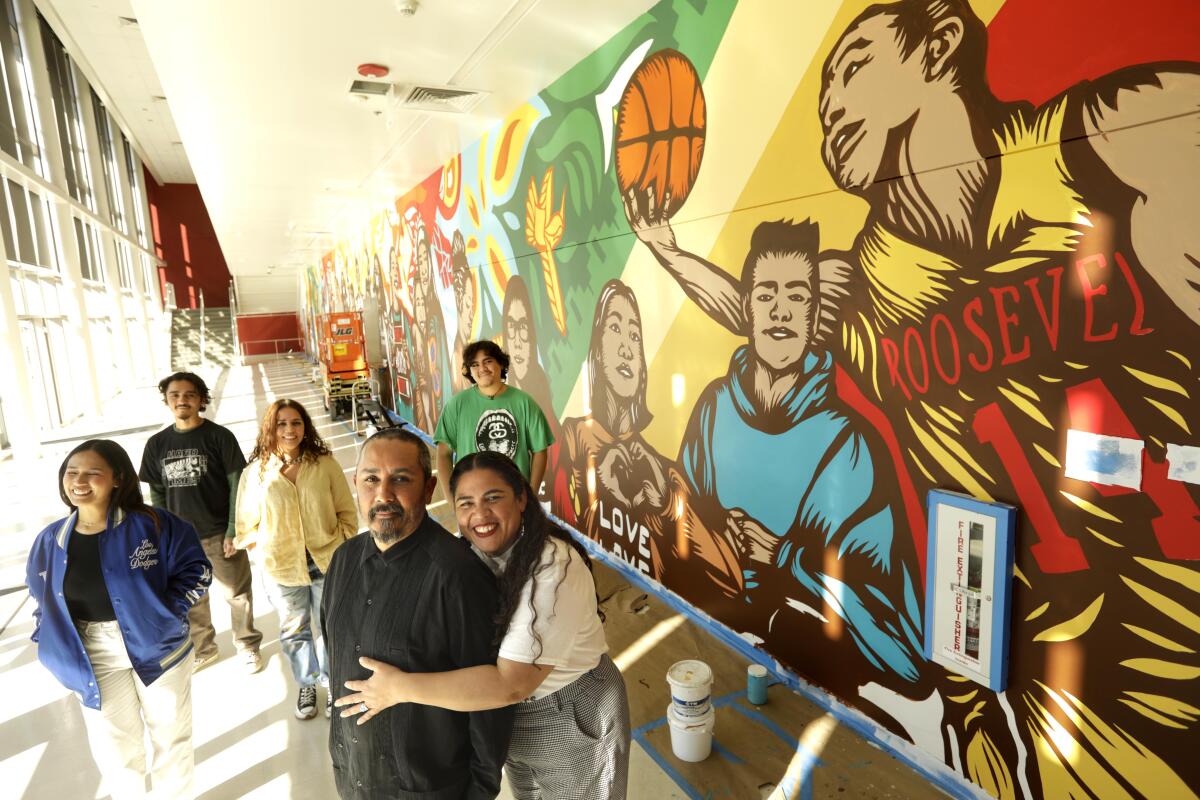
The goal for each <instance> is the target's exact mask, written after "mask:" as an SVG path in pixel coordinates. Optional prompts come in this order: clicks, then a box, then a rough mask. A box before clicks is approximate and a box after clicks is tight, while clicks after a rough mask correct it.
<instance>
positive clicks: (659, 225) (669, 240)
mask: <svg viewBox="0 0 1200 800" xmlns="http://www.w3.org/2000/svg"><path fill="white" fill-rule="evenodd" d="M677 210H678V209H676V208H673V207H672V205H671V195H669V194H668V195H667V196H666V197H665V198H664V199H663V202H662V205H661V206H659V205H658V204H657V203H656V201H655V189H654V187H650V188H649V189H646V190H644V191H643V192H642V193H641V194H639V193H638V192H637V191H636V190H630V191H629V192H628V193H626V195H625V216H626V218H627V219H628V220H629V227H630V229H631V230H632V231H633V232H634V235H636V236H637V237H638V239H639V240H640V241H641V242H642V244H644V245H646V246H647V247H649V248H650V252H651V253H653V254H654V257H655V258H656V259H658V263H660V264H662V265H663V266H664V267H666V269H667V272H669V273H670V274H671V277H673V278H674V279H675V280H676V281H677V282H678V283H679V288H681V289H683V293H684V294H686V295H687V296H688V297H689V298H691V300H692V302H694V303H695V304H696V305H698V306H699V307H700V308H701V309H702V310H703V311H704V313H706V314H708V315H709V316H710V317H712V318H713V320H714V321H716V322H717V323H719V324H721V325H723V326H724V327H726V328H727V329H729V331H730V332H731V333H734V334H736V335H738V336H742V335H745V333H746V312H745V305H744V304H743V302H742V291H741V288H740V287H739V286H738V283H737V281H736V280H734V278H733V276H732V275H730V274H729V273H728V272H726V271H725V270H723V269H721V268H720V267H718V266H717V265H716V264H713V263H711V262H709V261H705V260H704V259H703V258H701V257H700V256H698V255H695V254H694V253H689V252H688V251H686V250H683V249H681V248H680V247H679V246H678V245H677V244H676V243H675V231H674V229H672V228H671V216H672V215H673V214H674V213H675V211H677Z"/></svg>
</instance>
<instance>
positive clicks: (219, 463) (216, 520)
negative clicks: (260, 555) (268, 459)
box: [138, 420, 246, 538]
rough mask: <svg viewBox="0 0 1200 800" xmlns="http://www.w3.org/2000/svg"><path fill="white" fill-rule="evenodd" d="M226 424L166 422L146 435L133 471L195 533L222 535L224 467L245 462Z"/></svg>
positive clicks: (226, 481) (225, 495)
mask: <svg viewBox="0 0 1200 800" xmlns="http://www.w3.org/2000/svg"><path fill="white" fill-rule="evenodd" d="M245 466H246V457H245V456H243V455H242V450H241V447H239V446H238V442H237V439H236V438H235V437H234V435H233V434H232V433H230V431H229V429H228V428H223V427H221V426H220V425H218V424H217V423H215V422H211V421H209V420H205V421H204V423H203V424H201V425H200V427H199V428H194V429H192V430H190V431H178V430H175V427H174V426H173V425H172V426H170V427H167V428H163V429H162V430H161V431H159V432H158V433H156V434H154V435H153V436H151V437H150V440H149V441H148V442H146V449H145V451H144V452H143V453H142V469H141V471H140V472H139V473H138V477H139V478H141V479H142V480H143V481H145V482H146V483H148V484H150V485H151V486H156V487H159V488H161V489H162V490H163V492H164V493H165V494H166V496H167V510H168V511H170V512H171V513H172V514H175V515H177V516H180V517H182V518H183V519H185V520H187V521H188V522H190V523H192V525H194V526H196V532H197V533H199V534H200V537H201V538H205V537H208V536H217V535H224V533H225V529H226V528H227V527H228V526H229V515H230V513H232V510H231V509H230V508H229V473H231V472H238V471H240V470H242V469H243V468H245Z"/></svg>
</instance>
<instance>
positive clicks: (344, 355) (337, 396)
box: [319, 311, 372, 420]
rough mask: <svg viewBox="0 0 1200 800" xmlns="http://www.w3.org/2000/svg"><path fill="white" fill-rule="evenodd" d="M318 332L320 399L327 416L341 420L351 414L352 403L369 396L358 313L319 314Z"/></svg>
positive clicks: (361, 327) (368, 378)
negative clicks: (319, 340) (319, 339)
mask: <svg viewBox="0 0 1200 800" xmlns="http://www.w3.org/2000/svg"><path fill="white" fill-rule="evenodd" d="M319 331H320V336H321V342H320V351H321V352H320V359H321V394H322V399H323V401H324V404H325V410H326V411H328V412H329V416H330V417H331V418H332V419H334V420H342V419H345V418H346V417H349V416H352V415H353V413H354V406H355V402H356V400H357V401H358V402H362V401H363V400H368V399H370V397H371V394H372V392H371V384H372V382H371V379H370V378H371V371H370V368H369V366H368V364H367V354H366V341H365V339H364V338H363V321H362V314H361V313H359V312H357V311H348V312H342V313H339V314H322V315H321V317H320V322H319Z"/></svg>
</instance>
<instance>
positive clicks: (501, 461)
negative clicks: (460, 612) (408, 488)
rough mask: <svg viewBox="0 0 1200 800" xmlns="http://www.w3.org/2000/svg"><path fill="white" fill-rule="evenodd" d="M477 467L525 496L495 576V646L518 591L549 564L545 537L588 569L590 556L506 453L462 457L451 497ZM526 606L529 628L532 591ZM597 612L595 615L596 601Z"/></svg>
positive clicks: (539, 642) (453, 478)
mask: <svg viewBox="0 0 1200 800" xmlns="http://www.w3.org/2000/svg"><path fill="white" fill-rule="evenodd" d="M480 469H486V470H490V471H491V472H494V473H496V475H498V476H499V477H500V479H501V480H502V481H504V482H505V483H506V484H507V485H508V487H509V488H510V489H512V491H513V495H514V496H515V497H518V498H519V497H524V498H525V511H524V513H522V514H521V528H522V533H521V535H520V536H519V537H517V541H516V543H515V544H513V546H512V549H511V551H510V552H511V555H510V556H509V558H508V566H507V567H506V568H505V570H504V572H503V574H501V575H500V578H499V581H500V605H499V608H498V609H497V611H496V618H495V622H496V635H495V639H494V640H493V641H492V646H493V647H498V646H499V645H500V642H501V641H503V640H504V635H505V634H506V633H507V632H508V625H509V623H510V622H512V617H513V613H514V612H515V611H516V609H517V603H518V602H519V601H520V598H521V590H522V589H524V588H525V584H527V583H529V582H530V581H531V580H533V579H534V578H535V577H536V576H537V575H538V573H540V572H541V571H542V570H544V569H546V568H548V567H549V566H550V564H543V563H542V551H543V550H544V549H545V546H546V540H547V539H560V540H562V541H564V542H566V543H567V544H568V545H570V547H571V548H572V549H573V550H574V551H575V552H576V553H578V554H579V557H580V558H582V559H583V563H584V565H585V566H587V568H588V571H589V572H590V571H591V569H592V559H591V558H589V557H588V553H587V550H586V549H584V547H583V545H582V544H580V543H579V542H577V541H575V540H574V539H573V538H571V535H570V534H569V533H567V532H566V531H564V530H563V529H562V528H560V527H559V526H558V525H555V524H554V523H553V522H551V521H550V518H549V517H547V516H546V512H545V510H544V509H543V508H542V505H541V503H539V502H538V500H537V494H535V493H534V491H533V489H532V488H531V487H530V485H529V481H528V480H526V479H525V476H524V475H523V474H521V470H520V469H518V467H517V465H516V464H514V463H513V462H512V459H510V458H508V456H505V455H502V454H500V453H492V452H487V451H483V452H478V453H472V454H470V455H468V456H465V457H464V458H463V459H462V460H460V461H459V462H458V463H457V464H455V465H454V472H453V473H451V475H450V496H451V497H453V496H454V494H455V492H456V490H457V488H458V482H459V480H461V479H462V476H463V475H466V474H467V473H468V472H473V471H475V470H480ZM570 557H571V554H570V552H569V551H568V559H569V558H570ZM568 563H569V562H568ZM564 577H565V573H564ZM554 590H555V593H556V594H557V592H558V587H557V586H555V587H554ZM529 608H530V610H531V611H533V623H531V627H532V626H533V624H535V623H536V622H537V606H536V605H534V602H533V592H532V591H531V592H530V593H529ZM597 614H599V603H598V602H597ZM600 618H601V620H603V619H604V617H603V616H601V617H600ZM531 632H532V633H533V638H534V639H535V640H536V641H537V645H538V652H537V655H535V656H534V660H535V661H536V660H537V658H539V657H540V656H541V654H542V653H541V648H542V640H541V637H539V636H538V634H537V631H536V630H533V631H531Z"/></svg>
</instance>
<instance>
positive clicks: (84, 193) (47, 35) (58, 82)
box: [38, 15, 96, 211]
mask: <svg viewBox="0 0 1200 800" xmlns="http://www.w3.org/2000/svg"><path fill="white" fill-rule="evenodd" d="M38 20H39V22H40V23H41V26H42V42H43V44H44V45H45V48H46V66H47V72H48V73H49V78H50V94H51V95H52V96H53V98H54V116H55V120H56V122H57V123H58V135H59V138H60V139H61V140H62V148H63V168H64V169H65V170H66V173H67V189H68V190H69V191H70V192H71V197H74V198H75V199H76V200H78V201H79V202H80V203H83V204H84V205H85V206H87V207H88V208H90V209H92V210H93V211H95V210H96V200H95V198H94V197H93V195H92V177H91V172H90V171H89V170H88V163H87V143H86V140H85V139H84V135H83V119H82V115H81V114H80V112H79V92H78V90H77V89H76V84H75V68H74V65H73V64H72V63H71V58H70V57H69V56H68V55H67V51H66V50H65V49H64V48H63V43H62V42H61V41H59V38H58V37H57V36H55V35H54V31H53V30H52V29H51V28H50V25H49V24H48V23H47V22H46V20H45V18H44V17H42V16H40V15H39V16H38Z"/></svg>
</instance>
